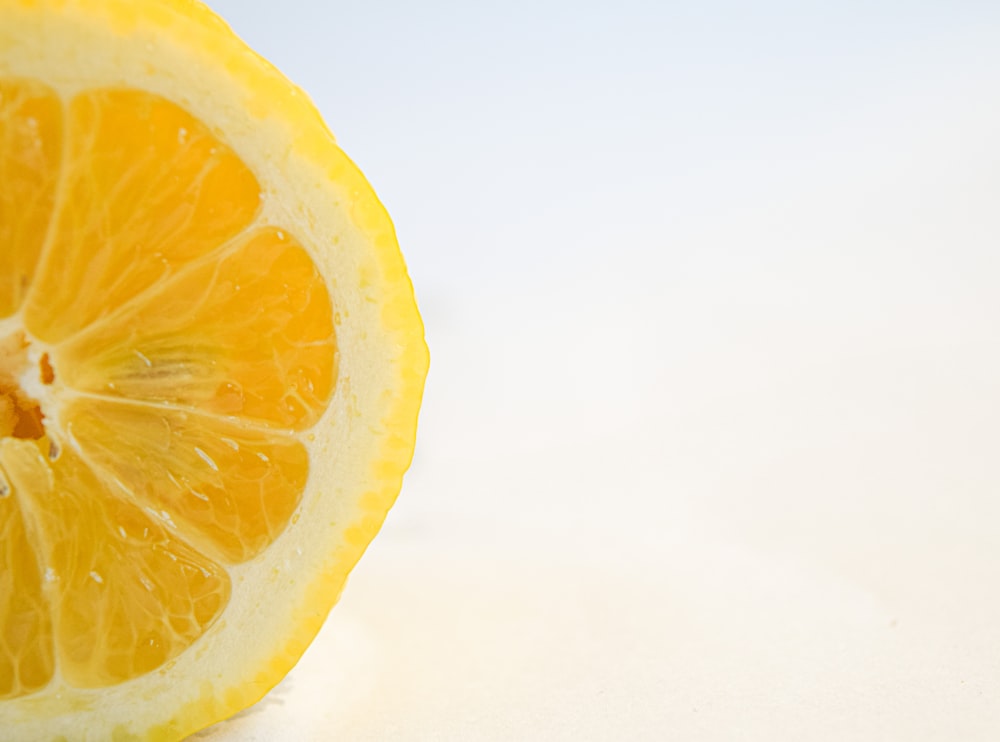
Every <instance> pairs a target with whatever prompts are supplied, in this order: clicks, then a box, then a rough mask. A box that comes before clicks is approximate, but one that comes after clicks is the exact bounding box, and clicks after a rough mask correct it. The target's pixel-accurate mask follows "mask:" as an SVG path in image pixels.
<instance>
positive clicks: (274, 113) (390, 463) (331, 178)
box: [0, 0, 429, 742]
mask: <svg viewBox="0 0 1000 742" xmlns="http://www.w3.org/2000/svg"><path fill="white" fill-rule="evenodd" d="M12 8H20V9H22V10H23V9H31V10H32V11H37V12H53V13H60V12H66V11H67V9H71V10H72V11H73V12H81V13H84V14H86V15H87V16H88V17H89V18H90V19H91V20H99V19H102V18H103V19H104V20H105V21H106V22H107V23H108V25H109V26H110V27H113V28H114V30H115V31H116V32H117V33H119V34H128V33H129V32H130V30H131V29H133V28H135V27H137V26H142V27H143V28H144V29H149V28H153V29H156V30H159V31H162V32H163V33H164V34H165V35H166V36H168V37H169V39H170V42H171V43H172V44H174V45H175V46H178V47H186V48H188V49H189V50H190V51H191V56H192V58H193V59H199V58H200V59H202V60H204V61H206V62H207V61H209V59H207V58H210V60H211V61H213V62H215V63H217V64H219V65H222V66H224V67H225V69H226V72H227V74H228V76H229V78H230V80H231V82H232V84H233V85H236V86H238V87H240V88H242V89H243V90H244V91H245V92H246V93H247V96H248V100H249V101H250V113H251V115H256V116H261V117H263V116H265V115H266V116H267V117H268V118H269V119H270V120H272V121H273V120H278V121H284V122H285V123H286V125H287V126H288V128H289V129H294V132H295V133H294V137H293V143H292V152H293V153H294V155H295V156H296V157H297V158H299V159H302V160H305V161H308V162H311V163H313V164H314V165H315V166H316V167H317V168H319V169H321V170H322V172H323V174H324V175H325V176H326V178H327V180H328V182H329V183H330V184H331V185H332V186H333V187H335V188H336V189H337V191H338V195H339V196H340V198H339V199H338V203H339V205H340V206H341V207H342V208H345V209H346V211H347V213H348V215H349V217H350V219H351V221H352V222H353V224H354V225H355V227H356V228H357V229H358V231H359V232H361V233H363V234H364V235H366V236H367V237H368V239H369V241H370V245H371V247H372V255H371V257H372V258H373V259H374V262H375V267H376V269H377V270H376V272H375V274H374V275H368V276H367V277H368V279H369V280H370V281H371V282H372V284H373V286H372V288H373V291H372V293H374V294H376V295H377V296H378V297H379V300H380V301H381V302H382V313H381V316H382V325H383V327H382V329H383V331H384V332H385V334H386V336H387V337H388V338H389V341H390V343H391V344H392V345H394V346H395V347H396V349H397V350H398V355H397V356H396V358H395V359H394V363H393V368H394V370H395V371H396V372H397V374H398V377H397V383H396V384H395V385H394V386H393V390H394V393H393V394H392V395H391V396H388V397H386V398H384V410H383V411H382V414H381V415H379V416H378V417H379V419H380V421H381V423H382V429H383V430H384V431H385V433H384V434H383V435H382V437H381V445H380V448H379V450H378V451H377V452H376V453H375V454H374V455H373V456H372V459H371V462H370V480H369V481H370V489H369V490H368V491H367V492H365V493H363V495H362V496H361V497H360V498H359V502H358V507H359V508H360V509H361V510H362V511H363V515H362V517H360V518H359V521H358V523H357V524H356V525H355V526H354V527H353V528H351V529H349V530H348V532H347V540H346V543H344V544H343V545H342V546H341V547H340V548H338V549H337V550H336V551H335V552H334V553H333V554H332V555H331V559H330V560H329V561H328V563H326V564H325V565H324V569H323V570H322V571H321V572H320V574H319V575H318V577H316V578H314V580H313V581H312V583H311V585H310V586H309V587H308V588H307V589H306V590H305V591H304V596H305V598H304V600H302V601H301V604H300V611H301V612H300V613H299V615H298V618H299V621H298V623H297V627H296V630H295V631H294V632H293V633H292V635H291V636H290V637H289V638H288V639H287V641H286V642H285V643H284V645H283V646H281V647H280V648H279V649H278V650H277V651H276V652H275V653H274V654H273V655H272V657H271V659H270V661H269V662H268V663H267V664H266V666H264V667H261V668H260V670H259V672H258V674H257V676H256V677H254V678H245V679H244V682H242V683H241V684H240V685H238V686H234V687H231V688H228V689H225V690H224V692H223V694H222V695H221V697H220V695H219V694H218V693H217V692H216V689H211V688H209V690H208V692H206V693H205V694H203V695H202V697H200V698H198V699H197V700H195V701H192V702H190V703H188V704H187V705H186V706H184V707H182V708H181V709H179V710H178V711H177V713H175V714H174V715H173V717H172V719H171V720H170V721H168V722H166V723H162V724H159V725H157V726H154V727H152V728H150V729H149V730H147V731H145V732H140V734H143V735H144V736H136V732H135V731H132V730H128V729H125V728H124V727H119V728H117V729H115V730H113V731H112V733H111V735H110V737H109V738H111V739H114V740H116V741H121V742H124V741H125V740H140V739H148V740H155V741H156V742H171V741H174V740H178V739H183V738H184V737H186V736H188V735H190V734H192V733H194V732H196V731H198V730H200V729H204V728H205V727H208V726H211V725H212V724H214V723H216V722H218V721H221V720H223V719H226V718H228V717H230V716H232V715H233V714H234V713H236V712H238V711H240V710H241V709H244V708H246V707H247V706H250V705H252V704H253V703H255V702H257V701H258V700H260V699H261V698H263V697H264V696H265V695H266V694H267V693H268V691H270V690H271V688H273V687H274V686H275V685H276V684H277V683H278V682H280V680H281V679H282V678H283V677H284V676H285V675H286V674H287V673H288V671H289V670H291V668H292V667H293V666H294V665H295V664H296V662H297V661H298V660H299V658H300V657H301V655H302V654H303V652H304V651H305V650H306V648H307V647H308V646H309V644H310V643H311V642H312V640H313V639H314V638H315V636H316V634H317V633H318V632H319V630H320V628H321V627H322V625H323V623H324V621H325V620H326V617H327V615H328V613H329V611H330V609H332V608H333V606H334V605H335V604H336V602H337V600H338V599H339V597H340V594H341V592H342V590H343V588H344V585H345V583H346V579H347V575H348V574H349V573H350V571H351V570H352V569H353V567H354V566H355V565H356V564H357V562H358V560H359V559H360V558H361V556H362V554H363V553H364V551H365V549H366V548H367V546H368V544H369V543H370V542H371V540H372V539H373V538H374V536H375V535H376V534H377V533H378V531H379V529H380V528H381V526H382V523H383V521H384V519H385V517H386V515H387V513H388V511H389V509H390V508H391V506H392V504H393V503H394V502H395V499H396V497H397V496H398V494H399V491H400V489H401V485H402V477H403V474H404V473H405V472H406V470H407V469H408V468H409V465H410V462H411V460H412V456H413V449H414V446H415V443H416V427H417V416H418V412H419V409H420V404H421V399H422V395H423V388H424V379H425V377H426V374H427V370H428V366H429V353H428V349H427V346H426V343H425V341H424V328H423V324H422V321H421V319H420V316H419V313H418V312H417V309H416V303H415V300H414V295H413V287H412V283H411V281H410V279H409V276H408V273H407V271H406V266H405V263H404V262H403V258H402V255H401V253H400V251H399V246H398V242H397V239H396V234H395V230H394V228H393V225H392V222H391V220H390V218H389V215H388V213H387V212H386V210H385V208H384V207H383V206H382V204H381V202H380V201H379V200H378V198H377V196H376V195H375V193H374V191H373V189H372V187H371V186H370V184H369V183H368V181H367V180H366V179H365V177H364V176H363V175H362V174H361V172H360V170H359V169H358V168H357V167H356V166H355V165H354V163H353V162H352V161H351V160H350V159H349V158H348V157H347V156H346V155H345V154H344V153H343V151H342V150H340V148H339V147H338V146H337V144H336V142H335V140H334V137H333V135H332V134H331V133H330V130H329V129H328V128H327V126H326V124H325V123H324V121H323V119H322V117H321V115H320V114H319V112H318V111H317V110H316V108H315V106H314V105H313V104H312V103H311V101H310V100H309V98H308V97H307V96H306V95H305V94H304V93H303V92H302V91H301V90H300V89H299V88H297V87H296V86H294V85H293V84H292V83H291V82H289V81H288V80H287V78H285V77H284V75H282V74H281V73H280V72H279V71H278V70H277V69H276V68H275V67H274V66H273V65H271V64H270V63H269V62H267V61H266V60H265V59H264V58H262V57H261V56H259V55H258V54H257V53H256V52H254V51H253V50H252V49H250V47H249V46H247V45H246V44H245V43H244V42H243V41H242V40H241V39H240V38H239V37H238V36H237V35H236V34H235V33H234V32H233V31H232V30H231V29H230V27H229V26H228V25H227V24H226V23H225V22H224V21H223V20H222V19H221V18H219V16H217V15H216V14H215V13H214V12H212V11H211V10H210V9H209V8H208V7H206V6H205V5H203V4H202V3H201V2H198V0H0V12H3V11H4V10H6V9H12ZM254 102H256V106H255V105H254ZM218 690H221V689H218Z"/></svg>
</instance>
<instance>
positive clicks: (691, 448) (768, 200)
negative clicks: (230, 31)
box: [195, 0, 1000, 742]
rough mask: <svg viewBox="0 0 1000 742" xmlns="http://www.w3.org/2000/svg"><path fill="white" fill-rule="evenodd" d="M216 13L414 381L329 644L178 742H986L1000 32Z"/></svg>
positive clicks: (642, 17) (869, 18)
mask: <svg viewBox="0 0 1000 742" xmlns="http://www.w3.org/2000/svg"><path fill="white" fill-rule="evenodd" d="M211 4H212V6H213V7H214V8H215V9H216V10H218V11H219V12H220V13H221V14H222V15H223V16H224V17H226V18H227V19H228V20H229V21H230V23H231V24H232V25H233V26H234V28H235V29H236V30H237V32H238V33H240V34H241V35H242V36H243V37H244V38H245V39H246V40H247V41H248V42H249V43H250V44H251V45H252V46H254V47H255V48H256V49H257V50H258V51H260V52H261V53H262V54H264V55H265V56H266V57H268V58H269V59H271V61H273V62H274V63H275V64H276V65H277V66H278V67H279V68H281V69H282V70H283V71H284V72H285V73H286V74H287V75H288V76H289V77H290V78H291V79H293V80H294V81H295V82H297V83H298V84H299V85H301V86H302V87H304V88H305V89H306V90H307V91H308V92H309V93H310V94H311V95H312V97H313V98H314V100H315V101H316V103H317V105H318V106H319V108H320V109H321V110H322V112H323V113H324V115H325V116H326V118H327V120H328V122H329V124H330V126H331V128H332V129H333V131H334V132H335V134H337V136H338V139H339V141H340V143H341V146H343V148H344V149H345V150H346V151H347V152H348V154H349V155H351V157H352V158H354V159H355V161H356V162H358V164H359V165H360V166H361V168H362V170H364V172H365V173H366V174H367V176H368V177H369V179H370V180H371V181H372V183H373V185H374V186H375V188H376V190H377V192H378V193H379V195H380V197H381V198H382V200H383V202H384V203H385V204H386V206H387V208H388V209H389V212H390V213H391V214H392V215H393V218H394V220H395V223H396V227H397V230H398V235H399V239H400V243H401V245H402V248H403V251H404V254H405V256H406V258H407V261H408V264H409V267H410V272H411V275H412V277H413V280H414V284H415V286H416V290H417V297H418V301H419V303H420V306H421V309H422V312H423V315H424V318H425V320H426V324H427V338H428V343H429V345H430V348H431V354H432V367H431V373H430V376H429V378H428V382H427V392H426V397H425V401H424V408H423V412H422V417H421V429H420V441H419V445H418V450H417V455H416V458H415V461H414V466H413V469H412V471H411V473H410V475H409V476H408V478H407V480H406V483H405V485H404V490H403V493H402V495H401V497H400V500H399V502H398V504H397V506H396V508H395V509H394V510H393V512H392V513H391V514H390V516H389V519H388V521H387V523H386V526H385V528H384V531H383V533H382V534H381V535H380V537H379V538H378V539H376V541H375V542H374V544H373V545H372V547H371V549H370V550H369V553H368V554H367V555H366V556H365V558H364V559H363V560H362V562H361V564H360V565H359V567H358V568H357V570H356V572H355V573H354V576H353V577H352V580H351V582H350V584H349V585H348V589H347V590H346V592H345V595H344V598H343V600H342V601H341V603H340V605H339V606H338V607H337V608H336V609H335V610H334V612H333V613H332V614H331V618H330V620H329V622H328V623H327V625H326V627H325V628H324V630H323V632H322V633H321V635H320V637H319V639H318V640H317V643H316V644H315V645H314V646H313V647H312V649H311V650H310V651H309V652H308V653H307V655H306V656H305V658H304V659H303V661H302V663H301V664H300V665H299V666H298V667H297V668H296V669H295V670H294V671H293V672H292V673H291V675H290V676H289V677H288V678H287V680H286V681H285V682H284V683H283V684H282V685H281V686H279V687H278V688H277V689H276V690H275V692H273V693H272V694H271V695H270V696H269V697H268V698H267V699H265V700H264V701H263V702H262V703H261V704H259V705H258V706H257V707H255V708H253V709H251V710H250V711H248V712H246V713H244V714H242V715H240V716H239V717H237V718H236V719H234V720H231V721H229V722H225V723H223V724H220V725H218V726H217V727H215V728H213V729H211V730H208V731H206V732H202V733H201V734H199V735H196V737H195V739H197V740H199V742H237V741H239V742H254V741H260V742H275V741H280V740H295V741H296V742H312V741H314V740H315V741H323V740H373V741H374V740H402V741H406V740H448V741H454V742H465V741H471V742H476V741H477V740H561V739H566V740H574V741H578V740H612V741H614V740H671V739H676V740H784V739H787V740H792V739H795V740H838V741H839V740H875V739H879V740H883V739H884V740H890V739H899V740H942V741H945V740H947V741H949V742H952V741H955V740H995V739H998V738H1000V497H998V494H1000V456H998V451H1000V393H998V392H1000V293H998V291H997V284H998V279H1000V5H998V4H997V3H995V2H992V1H985V0H984V1H982V2H973V1H971V0H970V1H963V0H951V1H949V2H936V3H935V2H914V1H913V0H908V1H907V2H876V3H873V2H861V1H859V0H857V1H856V0H851V1H841V2H779V1H778V0H762V1H761V2H755V3H743V2H725V1H721V0H706V1H704V2H652V1H650V2H639V1H637V0H617V1H616V2H605V3H598V2H587V1H586V0H581V1H579V2H567V1H566V0H537V1H533V2H529V1H525V0H510V1H509V2H496V3H486V2H474V1H473V2H457V1H456V2H439V1H437V0H426V1H425V2H401V1H397V2H378V1H376V0H371V1H362V0H352V1H350V2H325V1H323V2H321V1H319V0H316V1H315V2H308V1H307V0H295V1H293V0H283V1H282V2H280V3H276V2H271V1H268V2H263V1H261V2H248V1H247V0H216V1H215V2H212V3H211Z"/></svg>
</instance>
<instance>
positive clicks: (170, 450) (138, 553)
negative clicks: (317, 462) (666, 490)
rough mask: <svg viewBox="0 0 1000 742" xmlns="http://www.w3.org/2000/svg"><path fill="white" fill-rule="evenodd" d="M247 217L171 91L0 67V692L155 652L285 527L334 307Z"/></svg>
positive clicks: (294, 246) (232, 179)
mask: <svg viewBox="0 0 1000 742" xmlns="http://www.w3.org/2000/svg"><path fill="white" fill-rule="evenodd" d="M260 212H261V195H260V189H259V186H258V184H257V181H256V179H255V178H254V176H253V174H252V173H251V172H250V171H249V170H248V169H247V168H246V167H245V166H244V164H243V163H242V162H241V160H240V159H239V158H238V157H237V156H236V155H235V154H234V153H233V152H232V151H231V150H230V149H228V148H227V147H226V146H225V145H224V144H223V143H222V142H220V141H218V140H217V139H216V138H215V137H214V136H213V135H212V134H211V133H210V132H209V131H208V130H207V129H206V127H204V126H203V125H202V124H201V123H200V122H199V121H198V120H196V119H195V118H193V117H192V116H191V115H189V114H188V113H186V112H185V111H184V110H182V109H181V108H180V107H178V106H176V105H175V104H173V103H170V102H168V101H165V100H163V99H160V98H157V97H156V96H153V95H150V94H148V93H144V92H137V91H130V90H98V91H92V92H87V93H84V94H79V95H76V96H74V97H73V98H72V99H69V100H63V99H62V98H60V97H59V96H58V95H57V94H56V93H55V92H54V91H52V90H50V89H48V88H46V87H45V86H43V85H40V84H38V83H36V82H33V81H28V80H0V627H2V630H3V633H2V635H0V698H13V697H17V696H22V695H26V694H30V693H32V692H34V691H37V690H39V689H40V688H43V687H45V686H46V685H47V684H48V683H50V682H51V681H52V680H53V679H54V678H56V677H58V678H60V679H61V680H62V681H63V682H66V683H69V684H71V685H74V686H77V687H83V688H93V687H100V686H104V685H109V684H113V683H118V682H122V681H125V680H128V679H129V678H134V677H137V676H139V675H142V674H144V673H148V672H150V671H152V670H155V669H156V668H158V667H160V666H162V665H163V664H164V663H166V662H168V661H169V660H170V659H171V658H174V657H176V656H177V655H178V654H179V653H181V652H183V651H184V650H185V649H187V648H188V647H189V646H190V645H191V644H192V643H193V642H195V641H196V640H197V639H198V637H199V636H201V635H202V634H204V632H205V631H206V630H207V629H208V628H209V627H210V626H211V625H212V623H213V622H214V621H215V620H216V619H217V618H218V617H219V615H220V614H221V613H222V611H223V609H224V608H225V606H226V603H227V601H228V599H229V595H230V590H231V589H232V585H231V580H230V577H229V573H228V569H229V568H230V567H232V566H233V565H235V564H238V563H240V562H243V561H246V560H249V559H252V558H253V557H254V556H255V555H257V554H259V553H260V552H261V551H262V550H264V549H266V548H267V547H268V546H269V545H270V544H271V543H272V542H273V541H274V539H276V538H277V537H278V536H279V535H280V534H281V532H282V530H283V529H284V528H285V526H286V525H287V524H288V523H289V521H290V520H291V518H292V517H293V515H294V513H295V509H296V507H297V505H298V502H299V499H300V497H301V494H302V491H303V489H304V487H305V484H306V478H307V476H308V473H309V459H308V455H307V452H306V449H305V447H304V446H303V444H302V443H301V442H300V441H299V438H298V436H299V434H301V433H303V432H304V431H306V430H307V429H308V428H309V427H311V426H312V425H314V424H315V423H316V421H317V420H318V419H319V417H320V416H321V415H322V413H323V411H324V410H325V408H326V406H327V404H328V402H329V400H330V398H331V395H332V393H333V387H334V384H335V380H336V367H335V357H336V344H335V338H334V329H333V309H332V307H331V302H330V297H329V294H328V292H327V288H326V284H325V283H324V281H323V279H322V277H321V276H320V275H319V273H318V272H317V270H316V268H315V266H314V265H313V263H312V261H311V259H310V257H309V255H308V254H307V253H306V251H305V250H304V249H303V248H302V247H301V246H300V245H299V244H298V243H297V242H296V240H295V239H294V237H292V236H291V235H289V234H288V233H287V232H286V231H284V230H283V229H282V228H281V226H280V225H269V224H265V223H263V221H262V218H261V215H260ZM36 349H37V350H36ZM42 350H44V353H43V354H42V355H41V357H40V358H39V352H40V351H42ZM32 351H36V352H32ZM32 359H35V360H32ZM29 378H30V379H33V380H34V383H35V386H33V387H32V386H31V385H30V384H27V385H26V384H25V383H24V382H25V380H26V379H29ZM38 384H40V385H42V388H44V390H45V394H44V395H39V400H41V401H40V402H39V401H38V400H35V399H33V398H32V397H31V396H30V395H29V394H28V392H27V391H26V389H25V387H26V386H28V387H30V388H36V389H37V388H38V386H37V385H38Z"/></svg>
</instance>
